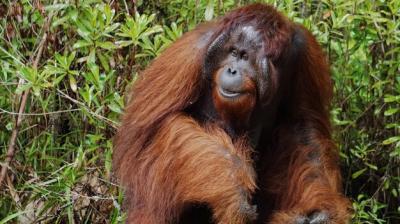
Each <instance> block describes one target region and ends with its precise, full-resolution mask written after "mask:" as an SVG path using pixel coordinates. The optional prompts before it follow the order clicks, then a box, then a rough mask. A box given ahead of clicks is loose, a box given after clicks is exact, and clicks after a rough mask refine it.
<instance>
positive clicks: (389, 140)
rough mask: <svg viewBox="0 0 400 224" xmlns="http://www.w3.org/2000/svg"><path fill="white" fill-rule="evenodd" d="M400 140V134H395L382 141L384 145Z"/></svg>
mask: <svg viewBox="0 0 400 224" xmlns="http://www.w3.org/2000/svg"><path fill="white" fill-rule="evenodd" d="M398 141H400V136H393V137H390V138H387V139H386V140H385V141H383V142H382V144H384V145H390V144H392V143H395V142H398Z"/></svg>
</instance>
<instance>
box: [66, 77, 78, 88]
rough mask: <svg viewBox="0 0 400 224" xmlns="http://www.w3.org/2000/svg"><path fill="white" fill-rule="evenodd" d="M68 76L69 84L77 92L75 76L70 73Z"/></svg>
mask: <svg viewBox="0 0 400 224" xmlns="http://www.w3.org/2000/svg"><path fill="white" fill-rule="evenodd" d="M68 77H69V86H70V87H71V89H72V91H74V92H76V90H77V89H78V88H77V85H76V80H75V78H74V76H72V75H69V76H68Z"/></svg>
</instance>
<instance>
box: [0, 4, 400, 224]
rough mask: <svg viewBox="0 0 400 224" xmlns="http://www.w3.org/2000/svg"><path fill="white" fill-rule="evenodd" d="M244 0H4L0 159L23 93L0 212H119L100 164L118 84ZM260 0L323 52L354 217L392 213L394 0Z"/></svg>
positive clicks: (89, 218)
mask: <svg viewBox="0 0 400 224" xmlns="http://www.w3.org/2000/svg"><path fill="white" fill-rule="evenodd" d="M134 2H136V3H135V4H134ZM251 2H253V1H250V0H249V1H245V0H242V1H240V0H235V1H234V0H229V1H221V0H171V1H166V0H165V1H164V0H149V1H145V0H143V1H132V0H130V1H128V0H114V1H101V0H81V1H78V0H73V1H72V0H66V1H57V0H54V1H50V0H19V1H18V0H3V1H2V2H1V3H0V162H2V164H4V163H3V161H5V160H6V153H7V147H8V144H9V142H10V137H11V133H12V130H13V129H14V128H15V124H16V123H15V120H16V117H17V114H18V109H19V106H20V101H21V96H22V95H24V93H27V92H28V95H27V96H28V98H27V104H26V108H25V110H24V111H23V113H24V116H23V118H24V119H23V120H22V122H21V127H20V131H19V134H18V136H17V141H16V149H17V151H16V153H15V156H14V160H13V162H12V163H11V164H10V167H9V168H10V169H9V171H8V176H7V178H6V181H5V183H6V185H3V186H0V223H8V222H11V223H38V222H41V223H42V222H43V223H119V222H121V221H122V220H123V219H124V214H123V213H122V212H121V210H120V204H121V198H122V196H121V193H120V192H119V191H118V189H117V187H116V186H114V185H113V184H112V183H110V175H111V173H110V170H111V156H112V136H113V134H114V133H115V127H117V126H118V118H119V116H120V114H121V112H122V110H123V107H124V97H123V96H124V95H125V92H126V90H127V89H128V88H129V85H130V84H131V83H133V82H134V80H135V77H136V75H137V73H138V72H139V71H141V70H142V69H143V68H145V67H146V65H147V64H148V63H149V61H150V60H151V59H153V58H154V57H156V56H157V55H158V54H160V52H162V51H163V49H165V48H166V47H167V46H168V45H169V44H170V43H171V42H173V41H174V40H175V39H177V38H178V37H179V36H181V35H182V33H183V32H186V31H188V30H190V29H192V28H193V27H195V25H196V24H198V23H200V22H202V21H204V20H209V19H212V18H215V17H217V16H219V15H222V14H224V13H225V12H226V11H228V10H230V9H232V8H234V7H236V6H240V5H244V4H248V3H251ZM265 2H268V3H270V4H273V5H274V6H276V7H277V8H278V9H279V10H280V11H282V12H283V13H284V14H286V15H287V16H288V17H290V18H291V19H293V20H294V21H296V22H299V23H302V24H304V25H305V26H306V27H307V28H309V29H310V30H311V31H312V32H313V33H314V34H315V36H316V37H317V38H318V40H319V41H320V43H321V44H322V46H323V47H324V49H325V50H326V54H327V55H328V57H329V59H330V61H331V65H332V72H333V79H334V81H335V100H334V104H333V107H332V120H333V122H334V124H335V127H336V132H335V138H336V140H337V143H338V146H339V148H340V150H341V157H342V165H343V177H344V190H345V193H346V195H348V196H349V197H351V198H352V201H353V206H354V209H355V215H354V219H353V222H354V223H400V196H399V194H400V68H399V67H400V44H399V43H400V28H399V27H400V1H398V0H391V1H383V0H381V1H375V0H373V1H367V0H365V1H364V0H354V1H352V0H350V1H349V0H337V1H328V0H323V1H315V0H314V1H295V0H282V1H272V0H267V1H265ZM49 18H50V19H51V20H49ZM46 24H47V25H49V26H47V25H46ZM46 27H48V31H46ZM43 37H44V38H45V41H44V42H43V43H44V45H43V46H42V47H41V45H42V44H41V40H42V39H43ZM38 55H40V56H39V57H38ZM35 60H36V61H37V65H36V64H35ZM149 100H151V99H149Z"/></svg>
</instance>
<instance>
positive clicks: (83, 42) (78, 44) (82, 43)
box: [72, 40, 93, 49]
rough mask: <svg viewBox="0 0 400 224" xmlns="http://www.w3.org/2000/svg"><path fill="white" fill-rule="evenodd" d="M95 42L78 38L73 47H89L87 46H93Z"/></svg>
mask: <svg viewBox="0 0 400 224" xmlns="http://www.w3.org/2000/svg"><path fill="white" fill-rule="evenodd" d="M92 45H93V42H91V41H88V40H78V41H77V42H76V43H75V44H74V45H73V46H72V47H73V48H75V49H76V48H82V47H87V46H92Z"/></svg>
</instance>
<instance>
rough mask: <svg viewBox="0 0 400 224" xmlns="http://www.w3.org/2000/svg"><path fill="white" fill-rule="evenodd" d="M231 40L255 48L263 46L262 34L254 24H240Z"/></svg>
mask: <svg viewBox="0 0 400 224" xmlns="http://www.w3.org/2000/svg"><path fill="white" fill-rule="evenodd" d="M231 35H232V36H231V40H232V41H233V42H236V43H242V44H245V45H248V46H251V47H254V48H258V47H261V46H262V35H261V33H260V32H259V31H257V30H256V29H255V28H254V26H251V25H247V26H239V27H237V28H236V29H235V30H233V32H232V34H231Z"/></svg>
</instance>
